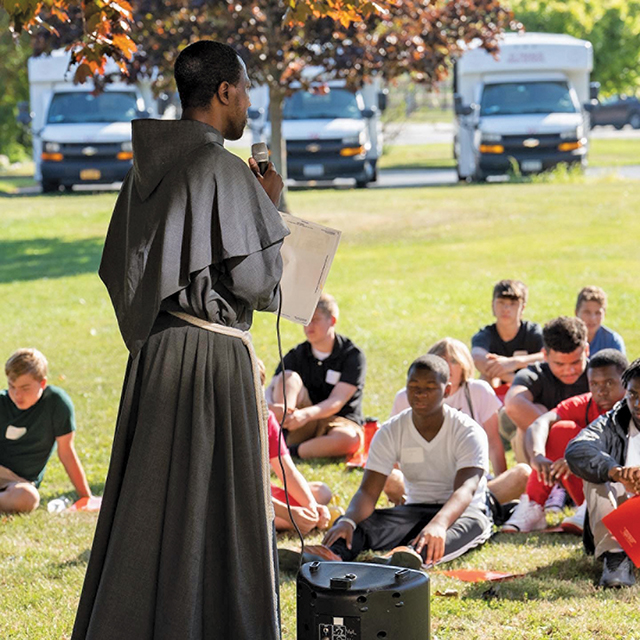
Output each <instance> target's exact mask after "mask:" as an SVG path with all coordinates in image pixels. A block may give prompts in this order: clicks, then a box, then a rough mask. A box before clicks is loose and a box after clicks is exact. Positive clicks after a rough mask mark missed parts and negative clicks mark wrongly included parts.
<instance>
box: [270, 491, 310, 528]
mask: <svg viewBox="0 0 640 640" xmlns="http://www.w3.org/2000/svg"><path fill="white" fill-rule="evenodd" d="M271 502H272V503H273V512H274V515H275V517H276V527H277V526H278V520H280V521H282V524H283V525H284V526H286V527H287V528H291V529H292V528H293V524H292V522H291V518H290V517H289V510H288V509H287V504H286V503H285V502H282V501H281V500H278V499H277V498H271ZM291 515H292V516H293V519H294V521H295V523H296V525H298V529H300V533H301V534H302V535H306V534H307V533H309V532H310V531H312V530H313V529H315V528H316V527H317V526H318V516H319V514H318V512H317V511H316V510H315V509H309V508H307V507H294V506H293V505H292V506H291Z"/></svg>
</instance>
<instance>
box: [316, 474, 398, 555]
mask: <svg viewBox="0 0 640 640" xmlns="http://www.w3.org/2000/svg"><path fill="white" fill-rule="evenodd" d="M386 480H387V476H385V475H384V474H382V473H378V472H377V471H371V470H370V469H366V470H365V472H364V476H362V482H361V483H360V487H359V488H358V490H357V491H356V493H355V495H354V496H353V498H351V502H350V503H349V507H348V508H347V512H346V513H345V517H346V518H349V519H350V520H353V522H355V523H356V524H358V523H359V522H362V521H363V520H366V519H367V518H368V517H369V516H370V515H371V514H372V513H373V510H374V509H375V508H376V503H377V502H378V498H379V497H380V494H381V493H382V489H383V488H384V483H385V482H386ZM353 531H354V529H353V527H352V526H351V525H350V524H349V522H347V521H345V520H338V522H336V523H335V524H334V525H333V527H331V529H329V531H327V533H326V535H325V536H324V539H323V540H322V544H324V545H327V546H328V547H330V546H331V545H332V544H333V543H334V542H335V541H336V540H338V539H340V538H344V539H345V542H346V543H347V548H349V549H351V541H352V540H353Z"/></svg>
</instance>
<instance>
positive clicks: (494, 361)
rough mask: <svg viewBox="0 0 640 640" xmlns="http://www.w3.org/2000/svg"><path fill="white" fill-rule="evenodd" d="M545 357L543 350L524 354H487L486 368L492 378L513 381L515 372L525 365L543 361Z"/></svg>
mask: <svg viewBox="0 0 640 640" xmlns="http://www.w3.org/2000/svg"><path fill="white" fill-rule="evenodd" d="M543 359H544V355H543V354H542V352H538V353H529V354H526V355H522V356H511V357H509V358H507V357H506V356H499V355H496V354H494V353H490V354H488V355H487V363H486V370H487V373H488V375H489V376H491V377H492V378H500V379H501V380H506V381H507V382H513V378H514V376H515V374H516V373H517V372H518V371H520V369H524V367H527V366H529V365H530V364H533V363H534V362H541V361H542V360H543Z"/></svg>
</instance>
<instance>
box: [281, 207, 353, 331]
mask: <svg viewBox="0 0 640 640" xmlns="http://www.w3.org/2000/svg"><path fill="white" fill-rule="evenodd" d="M282 219H283V220H284V223H285V224H286V225H287V226H288V227H289V229H290V231H291V233H290V234H289V235H288V236H287V237H286V238H285V239H284V243H283V245H282V251H281V255H282V263H283V271H282V280H281V281H280V290H281V292H282V317H283V318H287V320H291V321H292V322H297V323H298V324H302V325H305V326H306V325H308V324H309V322H311V318H312V317H313V313H314V311H315V310H316V305H317V304H318V298H319V297H320V294H321V293H322V289H323V287H324V283H325V282H326V280H327V276H328V275H329V269H330V268H331V263H332V262H333V258H334V256H335V254H336V250H337V249H338V243H339V242H340V236H341V235H342V234H341V232H340V231H338V230H337V229H332V228H330V227H325V226H324V225H321V224H317V223H315V222H309V221H308V220H302V219H301V218H297V217H296V216H292V215H290V214H288V213H282Z"/></svg>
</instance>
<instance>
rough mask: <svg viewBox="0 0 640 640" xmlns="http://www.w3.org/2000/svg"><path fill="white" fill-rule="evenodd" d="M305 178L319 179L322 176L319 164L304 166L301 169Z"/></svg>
mask: <svg viewBox="0 0 640 640" xmlns="http://www.w3.org/2000/svg"><path fill="white" fill-rule="evenodd" d="M302 173H303V174H304V176H305V178H319V177H321V176H323V175H324V166H323V165H321V164H306V165H305V166H304V167H303V168H302Z"/></svg>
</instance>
